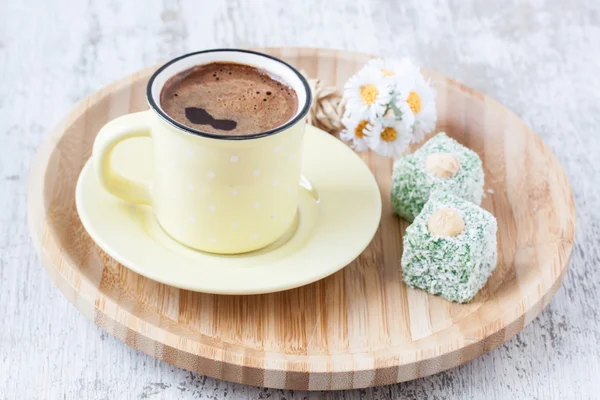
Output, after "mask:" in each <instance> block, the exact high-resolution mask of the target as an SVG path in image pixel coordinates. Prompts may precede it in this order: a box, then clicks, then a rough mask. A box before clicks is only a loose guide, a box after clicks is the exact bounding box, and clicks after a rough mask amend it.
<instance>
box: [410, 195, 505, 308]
mask: <svg viewBox="0 0 600 400" xmlns="http://www.w3.org/2000/svg"><path fill="white" fill-rule="evenodd" d="M441 208H452V209H454V210H456V211H457V212H458V213H459V214H460V215H461V216H462V218H463V220H464V222H465V229H464V230H463V231H462V232H461V233H460V234H459V235H457V236H455V237H451V236H450V237H442V236H435V235H432V234H431V233H430V232H429V230H428V228H427V221H428V220H429V218H430V217H431V215H432V214H433V213H435V212H436V211H437V210H439V209H441ZM496 231H497V223H496V218H495V217H494V216H493V215H492V214H490V213H489V212H487V211H486V210H484V209H482V208H481V207H478V206H476V205H474V204H472V203H470V202H468V201H465V200H463V199H461V198H459V197H456V196H453V195H451V194H447V193H442V192H438V191H436V192H434V193H433V194H432V195H431V198H430V199H429V201H428V202H427V203H426V204H425V206H424V207H423V211H422V212H421V214H419V215H418V216H417V218H415V221H414V222H413V224H412V225H411V226H409V227H408V229H407V230H406V234H405V235H404V251H403V254H402V273H403V279H404V282H406V284H407V285H409V286H411V287H414V288H419V289H423V290H425V291H427V292H429V293H431V294H437V295H440V296H442V297H444V298H446V299H447V300H450V301H455V302H459V303H465V302H468V301H469V300H471V299H472V298H473V297H474V296H475V295H476V294H477V292H478V291H479V289H481V288H482V287H483V285H485V282H486V281H487V279H488V278H489V276H490V275H491V274H492V272H493V270H494V268H496V261H497V247H496Z"/></svg>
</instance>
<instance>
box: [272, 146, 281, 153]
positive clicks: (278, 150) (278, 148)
mask: <svg viewBox="0 0 600 400" xmlns="http://www.w3.org/2000/svg"><path fill="white" fill-rule="evenodd" d="M273 150H274V151H275V153H279V152H280V151H281V146H277V147H275V149H273Z"/></svg>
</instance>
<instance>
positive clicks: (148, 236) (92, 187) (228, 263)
mask: <svg viewBox="0 0 600 400" xmlns="http://www.w3.org/2000/svg"><path fill="white" fill-rule="evenodd" d="M151 157H152V151H151V146H150V142H149V140H148V139H131V140H128V141H126V142H124V143H123V144H121V145H120V146H119V148H117V149H116V150H115V153H114V156H113V165H114V166H115V169H117V170H118V171H119V172H121V173H122V174H123V175H126V176H128V177H131V178H134V179H138V180H148V179H149V178H150V174H151V168H152V167H151V165H152V164H151ZM303 157H304V160H303V174H304V176H305V177H306V178H307V179H308V181H309V182H310V183H308V182H302V183H301V185H302V186H303V187H304V190H301V191H300V202H299V207H298V209H299V210H298V213H297V217H296V221H295V222H294V224H293V225H292V228H291V229H290V230H289V231H288V232H287V233H286V234H285V235H284V236H283V237H282V238H280V239H279V240H278V241H277V242H275V243H273V244H272V245H270V246H268V247H266V248H264V249H261V250H258V251H254V252H251V253H245V254H240V255H216V254H210V253H204V252H201V251H196V250H192V249H190V248H188V247H186V246H184V245H182V244H180V243H178V242H177V241H175V240H174V239H172V238H171V237H170V236H169V235H168V234H166V233H165V232H164V231H163V230H162V228H161V227H160V226H159V224H158V222H157V221H156V218H155V217H154V214H153V212H152V208H151V207H149V206H143V205H134V204H130V203H125V202H123V201H121V200H119V199H117V198H115V197H113V196H112V195H110V194H109V193H107V192H106V191H105V190H104V189H103V188H102V187H101V186H100V184H99V183H98V181H97V179H96V176H95V174H94V173H93V170H92V166H91V164H90V162H89V161H88V163H87V164H86V165H85V167H84V168H83V170H82V172H81V175H80V176H79V180H78V182H77V192H76V202H77V211H78V213H79V217H80V218H81V221H82V223H83V225H84V227H85V229H86V230H87V232H88V233H89V234H90V236H91V237H92V239H93V240H94V241H95V242H96V243H97V244H98V245H99V246H100V247H101V248H102V249H103V250H104V251H105V252H106V253H108V254H109V255H110V256H111V257H113V258H114V259H115V260H117V261H118V262H120V263H121V264H123V265H124V266H125V267H127V268H129V269H131V270H133V271H135V272H137V273H138V274H140V275H143V276H146V277H148V278H150V279H153V280H155V281H158V282H162V283H165V284H167V285H170V286H175V287H178V288H182V289H187V290H193V291H198V292H206V293H217V294H257V293H268V292H276V291H280V290H286V289H291V288H294V287H298V286H302V285H306V284H308V283H311V282H314V281H317V280H319V279H321V278H324V277H326V276H328V275H330V274H333V273H334V272H336V271H338V270H340V269H341V268H343V267H345V266H346V265H348V264H349V263H350V262H351V261H352V260H353V259H354V258H356V257H357V256H358V255H359V254H360V253H361V252H362V251H363V250H364V249H365V248H366V247H367V246H368V245H369V242H370V241H371V239H372V238H373V235H374V234H375V232H376V230H377V227H378V226H379V220H380V218H381V196H380V194H379V188H378V187H377V183H376V182H375V178H374V177H373V175H372V174H371V171H370V170H369V168H368V167H367V166H366V165H365V163H364V162H363V161H362V160H361V159H360V158H359V157H358V156H357V155H356V154H355V153H354V152H353V151H352V150H350V149H349V148H348V147H347V146H346V145H345V144H344V143H342V142H340V141H339V140H337V139H335V138H334V137H332V136H330V135H329V134H327V133H325V132H323V131H321V130H319V129H317V128H314V127H312V126H308V127H307V129H306V136H305V140H304V150H303ZM311 186H312V187H311Z"/></svg>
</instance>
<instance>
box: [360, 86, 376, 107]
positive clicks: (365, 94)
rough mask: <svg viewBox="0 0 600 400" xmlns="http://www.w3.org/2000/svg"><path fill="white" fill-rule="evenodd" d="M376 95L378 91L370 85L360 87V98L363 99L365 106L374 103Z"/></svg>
mask: <svg viewBox="0 0 600 400" xmlns="http://www.w3.org/2000/svg"><path fill="white" fill-rule="evenodd" d="M378 94H379V91H378V90H377V88H376V87H375V85H373V84H372V83H369V84H368V85H364V86H361V87H360V98H361V99H363V101H364V102H365V103H366V104H373V103H375V99H377V95H378Z"/></svg>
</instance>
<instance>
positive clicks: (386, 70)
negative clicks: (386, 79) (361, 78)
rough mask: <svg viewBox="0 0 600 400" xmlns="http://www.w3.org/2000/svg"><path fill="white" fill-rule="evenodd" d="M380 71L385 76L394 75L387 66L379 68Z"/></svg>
mask: <svg viewBox="0 0 600 400" xmlns="http://www.w3.org/2000/svg"><path fill="white" fill-rule="evenodd" d="M381 73H382V74H383V75H385V76H393V75H394V72H393V71H390V70H389V69H387V68H381Z"/></svg>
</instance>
